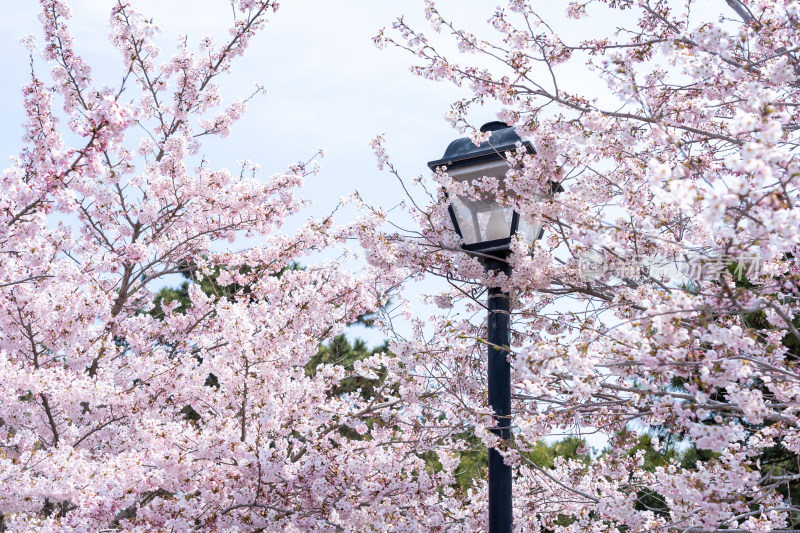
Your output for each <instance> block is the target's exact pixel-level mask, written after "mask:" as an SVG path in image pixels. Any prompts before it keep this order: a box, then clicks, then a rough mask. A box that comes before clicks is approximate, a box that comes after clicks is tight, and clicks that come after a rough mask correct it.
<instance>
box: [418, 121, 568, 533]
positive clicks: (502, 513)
mask: <svg viewBox="0 0 800 533" xmlns="http://www.w3.org/2000/svg"><path fill="white" fill-rule="evenodd" d="M481 131H482V132H491V136H490V138H489V140H488V141H487V142H484V143H481V144H480V145H479V146H475V143H473V142H472V141H471V140H470V139H468V138H463V139H456V140H455V141H453V142H451V143H450V145H449V146H448V147H447V150H445V152H444V156H443V157H442V158H441V159H438V160H436V161H431V162H429V163H428V167H429V168H430V169H431V170H433V171H436V169H437V168H439V167H445V168H446V172H447V174H448V175H449V176H450V177H451V178H453V180H455V181H458V182H467V183H469V182H471V181H472V180H474V179H476V178H482V177H493V178H496V179H497V181H498V189H499V190H500V191H502V190H503V189H504V182H505V177H506V172H508V170H509V164H508V161H507V160H506V158H505V155H504V154H505V153H506V152H508V151H516V150H517V143H522V147H523V148H524V149H525V150H526V151H527V152H528V153H530V154H535V153H536V151H535V150H534V148H533V145H532V144H531V143H530V141H523V140H522V139H521V138H520V136H519V135H517V133H516V131H514V128H513V127H509V126H508V125H507V124H504V123H502V122H489V123H488V124H484V125H483V126H482V127H481ZM553 190H554V191H560V190H562V189H561V188H560V186H558V185H554V186H553ZM448 201H449V205H448V210H449V211H450V218H451V219H452V221H453V226H454V227H455V230H456V232H457V233H458V235H459V237H461V239H462V245H461V248H462V249H463V250H464V251H466V252H472V253H475V254H476V255H478V257H480V258H481V261H482V262H483V265H484V268H486V270H487V271H493V272H503V273H505V274H506V275H507V276H508V275H511V266H510V265H509V264H508V262H507V261H506V258H507V256H508V254H509V253H510V252H511V239H512V238H513V237H514V235H516V234H517V233H522V234H524V235H525V236H526V237H527V238H528V242H533V241H534V240H536V239H538V238H539V237H541V236H542V233H543V229H542V228H541V227H540V226H538V225H536V224H529V223H526V222H524V221H522V220H520V216H519V213H517V212H516V211H514V210H513V209H511V208H510V207H503V206H502V205H501V204H500V203H498V201H497V199H496V197H495V195H494V194H489V195H483V196H476V195H474V194H470V195H459V194H456V195H452V196H448ZM487 307H488V310H489V317H488V318H489V319H488V326H489V339H488V340H489V357H488V367H489V406H490V407H491V408H492V410H493V411H494V418H495V421H496V425H495V427H494V428H493V429H492V432H493V433H494V434H495V435H497V436H498V437H499V438H500V439H501V442H502V443H503V444H504V445H505V444H507V443H509V442H510V441H511V365H510V364H509V362H508V350H507V347H508V346H509V344H510V341H511V339H510V337H511V326H510V318H511V306H510V302H509V295H508V293H506V292H503V291H502V290H501V289H500V288H499V287H490V288H489V297H488V302H487ZM511 526H512V507H511V467H510V466H508V465H506V464H505V463H504V462H503V458H502V456H501V455H500V453H499V452H498V451H497V450H496V449H494V448H490V449H489V533H511Z"/></svg>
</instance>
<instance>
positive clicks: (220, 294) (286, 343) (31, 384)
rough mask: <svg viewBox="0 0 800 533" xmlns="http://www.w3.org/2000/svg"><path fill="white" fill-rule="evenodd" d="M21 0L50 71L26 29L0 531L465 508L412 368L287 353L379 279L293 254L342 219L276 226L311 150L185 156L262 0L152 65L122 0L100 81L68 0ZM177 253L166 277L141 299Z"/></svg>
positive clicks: (371, 522)
mask: <svg viewBox="0 0 800 533" xmlns="http://www.w3.org/2000/svg"><path fill="white" fill-rule="evenodd" d="M40 3H41V15H40V19H41V23H42V28H43V35H44V42H43V45H42V47H41V53H42V55H43V58H44V61H45V62H46V63H47V65H48V66H49V68H50V69H51V70H50V76H51V77H52V81H45V80H43V79H42V78H41V77H40V75H39V74H38V72H37V70H39V69H37V68H34V65H37V64H38V61H39V60H38V59H37V57H36V56H35V55H34V52H35V43H34V42H33V41H32V40H29V41H28V45H29V47H30V49H31V65H32V71H31V79H30V81H29V82H28V83H27V84H26V85H25V86H24V88H23V100H24V106H25V112H26V114H27V122H26V123H25V136H24V141H25V147H24V149H23V150H22V151H21V152H20V153H19V154H18V155H17V156H16V158H14V160H13V163H12V165H11V167H10V168H8V169H7V170H5V171H4V173H3V175H2V191H3V194H2V198H1V199H0V301H2V304H0V530H2V531H18V532H23V531H25V532H28V531H37V532H47V531H53V532H55V531H65V532H97V531H111V530H120V531H123V530H124V531H140V532H154V531H231V532H233V531H276V532H277V531H280V532H291V531H366V530H371V531H387V530H393V529H397V530H401V529H404V530H407V531H411V530H419V531H436V530H437V529H440V530H441V529H442V528H443V527H444V524H445V523H447V522H448V521H453V520H455V519H458V520H460V521H459V522H458V524H466V525H463V526H462V525H459V527H464V529H465V530H474V527H473V525H471V524H470V523H469V521H468V519H469V517H466V519H465V518H464V517H461V516H458V517H453V516H451V515H457V514H458V513H460V505H456V504H454V503H453V502H450V504H449V505H444V504H443V503H442V501H443V500H447V498H448V497H449V496H448V493H446V492H437V488H439V487H442V486H447V485H448V483H451V482H452V481H451V479H450V478H449V477H448V476H449V472H450V470H442V471H441V472H440V473H435V472H433V471H431V470H430V469H426V464H425V462H424V459H423V458H422V453H424V452H425V451H426V450H428V449H430V448H432V447H433V446H435V445H436V440H435V439H437V438H440V436H439V435H431V436H429V435H428V433H426V431H425V420H426V419H427V417H428V416H429V415H428V414H426V413H423V412H422V409H421V407H419V406H418V402H415V401H414V398H420V397H423V398H424V397H425V395H426V394H427V384H426V382H425V381H423V380H421V379H419V378H418V377H416V376H414V375H409V374H407V373H405V372H403V362H402V361H401V360H399V359H396V358H392V357H390V356H388V355H387V354H385V353H384V352H382V351H381V352H378V353H370V354H365V355H364V356H363V357H360V358H359V359H358V360H357V361H354V362H352V364H350V366H349V367H348V368H347V369H345V368H344V367H342V366H336V365H333V364H325V363H324V362H323V363H321V362H319V361H316V362H315V368H314V372H306V366H307V365H308V363H309V361H311V359H312V357H313V356H315V354H317V349H318V345H319V343H320V342H322V341H324V340H326V339H329V338H332V337H334V336H335V335H337V334H340V333H341V332H342V331H343V328H344V327H345V325H346V324H349V323H352V322H354V321H355V320H356V319H358V317H360V316H362V315H364V314H365V313H369V312H373V311H375V310H376V309H377V308H379V307H380V306H381V305H383V304H385V303H386V301H387V294H388V289H389V288H390V287H391V286H392V285H394V284H395V283H396V282H397V279H394V280H393V279H392V276H393V275H392V274H391V273H380V275H377V274H376V273H374V272H371V271H370V269H366V270H364V271H363V272H362V273H360V274H359V275H355V274H350V273H348V272H347V271H345V270H344V269H343V268H341V265H340V263H339V262H337V261H328V262H323V263H322V264H313V263H311V264H307V265H306V267H305V268H292V266H293V265H294V264H295V262H296V261H299V260H301V259H302V258H303V257H304V256H308V255H310V254H316V253H317V252H319V251H321V250H323V249H326V248H327V247H330V246H334V245H336V244H337V243H340V242H342V241H344V240H346V239H348V238H351V237H352V236H353V235H354V234H355V232H356V231H359V230H360V229H359V228H358V227H348V226H346V227H334V226H333V222H332V219H331V217H324V218H322V219H318V220H315V219H310V220H308V221H307V222H306V223H305V224H304V225H303V226H302V227H301V228H300V229H298V230H297V231H294V232H291V233H282V232H281V231H280V227H281V225H282V223H283V221H284V220H285V219H286V217H287V216H289V215H292V214H294V213H298V212H300V210H301V209H302V208H303V207H304V205H305V202H304V201H303V200H302V199H300V198H298V197H296V195H295V189H297V188H298V187H299V186H301V185H302V183H303V181H304V178H305V177H307V176H308V175H309V173H312V172H315V170H316V169H315V163H313V162H306V163H297V164H293V165H291V166H290V167H289V168H288V169H287V170H286V171H284V172H281V173H279V174H276V175H274V176H271V177H268V178H262V177H260V175H258V174H257V173H256V168H255V165H253V164H251V163H245V164H243V168H242V171H241V172H235V173H231V172H229V171H228V170H225V169H221V168H219V169H217V168H214V166H213V165H212V163H211V162H210V161H207V160H205V159H204V158H202V157H200V156H199V155H198V154H199V153H200V152H199V150H200V147H201V142H202V141H203V140H204V138H207V137H210V136H218V137H226V136H227V135H228V133H229V132H230V129H231V127H232V124H233V123H234V122H235V121H236V120H237V119H238V118H240V116H241V115H242V113H243V112H244V111H245V107H246V98H245V99H244V100H235V101H233V103H230V104H224V102H223V99H222V96H221V88H220V87H221V85H220V83H221V80H222V79H223V77H224V76H223V75H224V74H226V73H228V72H229V71H230V70H231V65H232V63H233V61H234V59H235V58H236V57H237V56H240V55H242V54H243V53H244V52H245V50H246V49H247V47H248V46H249V45H250V43H251V41H252V40H253V38H254V37H255V36H256V34H257V33H258V32H260V31H261V30H262V29H263V28H264V26H265V24H266V22H267V17H268V16H269V15H271V14H272V13H273V12H274V11H276V10H277V9H278V4H277V3H276V2H274V1H273V0H235V1H233V2H231V7H232V11H233V14H234V20H233V24H232V26H231V28H230V32H229V34H228V36H227V40H225V41H224V42H221V43H215V42H213V41H212V40H211V39H204V40H203V41H202V43H201V46H200V49H199V50H191V49H190V47H189V45H188V44H187V42H188V41H187V40H183V44H181V45H179V47H178V49H177V51H176V52H175V54H174V55H172V57H169V58H167V59H165V60H164V62H163V63H157V60H158V54H159V50H158V48H157V46H156V38H157V35H156V26H155V23H154V22H153V20H152V19H151V18H149V17H145V16H144V15H142V14H140V13H137V12H136V11H135V10H134V8H133V6H132V2H128V1H126V0H117V1H115V2H113V5H111V6H110V18H109V24H110V41H111V43H112V44H113V46H114V47H116V48H117V49H118V50H119V53H120V57H121V70H120V74H121V79H122V82H121V84H120V85H119V86H117V87H102V86H98V85H96V84H95V83H94V82H93V80H92V72H91V69H90V67H89V65H87V63H86V62H85V61H84V60H83V59H82V57H81V54H80V52H79V50H78V49H77V48H76V46H75V43H74V42H73V38H72V36H71V34H70V32H69V27H68V21H69V18H70V9H69V7H68V5H67V3H66V1H65V0H41V2H40ZM59 106H60V108H59ZM239 237H249V238H250V240H248V241H247V242H248V243H254V242H255V243H258V244H255V245H253V244H250V245H249V246H247V247H245V246H243V245H241V244H237V242H236V239H237V238H239ZM179 274H188V275H189V277H190V278H191V282H189V283H188V285H187V286H186V287H185V292H186V294H185V295H184V296H185V298H184V299H183V300H179V299H175V298H166V297H163V296H164V295H163V294H162V295H161V296H162V297H159V298H158V299H154V297H155V295H156V293H157V291H159V289H161V288H162V287H164V285H165V284H170V283H173V281H172V280H173V279H174V278H169V277H168V276H170V275H173V276H174V275H179ZM206 281H207V283H204V282H206ZM378 371H380V374H378V373H377V372H378ZM358 377H361V378H363V379H364V380H368V382H369V383H371V384H372V385H373V386H374V390H371V391H370V394H361V391H360V390H358V389H356V390H350V389H349V388H348V386H349V385H348V384H352V383H353V382H354V381H353V380H354V379H355V378H358ZM345 380H348V381H346V382H345ZM343 383H344V386H341V385H343ZM401 398H405V400H402V399H401ZM418 450H419V453H418ZM441 460H442V461H445V460H446V459H445V456H444V455H442V458H441ZM445 503H447V502H445ZM465 520H466V522H465Z"/></svg>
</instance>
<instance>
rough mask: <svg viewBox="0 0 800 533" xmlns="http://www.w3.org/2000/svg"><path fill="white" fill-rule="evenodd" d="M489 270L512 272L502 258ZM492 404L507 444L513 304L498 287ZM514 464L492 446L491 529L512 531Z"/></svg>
mask: <svg viewBox="0 0 800 533" xmlns="http://www.w3.org/2000/svg"><path fill="white" fill-rule="evenodd" d="M484 266H485V268H486V270H487V271H494V272H503V273H504V274H506V275H510V274H511V266H510V265H509V264H508V263H507V262H505V261H501V260H499V259H486V260H485V262H484ZM487 307H488V308H489V320H488V325H489V358H488V366H489V407H491V408H492V410H493V411H494V419H495V423H496V425H495V427H494V428H492V433H494V434H495V435H497V437H498V438H499V439H501V441H502V443H503V444H502V446H503V447H505V445H506V444H507V443H509V442H510V441H511V365H510V364H509V362H508V349H507V347H508V346H509V345H510V344H511V339H510V336H511V322H510V318H511V305H510V301H509V295H508V293H506V292H503V291H502V290H501V289H500V288H499V287H490V288H489V297H488V302H487ZM511 525H512V510H511V467H510V466H508V465H507V464H505V463H504V462H503V456H502V455H500V452H498V451H497V450H496V449H495V448H489V533H511Z"/></svg>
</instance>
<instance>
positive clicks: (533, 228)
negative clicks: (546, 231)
mask: <svg viewBox="0 0 800 533" xmlns="http://www.w3.org/2000/svg"><path fill="white" fill-rule="evenodd" d="M517 233H518V234H522V235H525V240H526V241H528V242H529V243H532V242H534V241H535V240H537V239H538V238H539V235H541V233H542V226H540V225H539V224H533V223H531V222H529V221H527V220H525V219H524V218H523V217H522V216H520V217H519V226H518V227H517Z"/></svg>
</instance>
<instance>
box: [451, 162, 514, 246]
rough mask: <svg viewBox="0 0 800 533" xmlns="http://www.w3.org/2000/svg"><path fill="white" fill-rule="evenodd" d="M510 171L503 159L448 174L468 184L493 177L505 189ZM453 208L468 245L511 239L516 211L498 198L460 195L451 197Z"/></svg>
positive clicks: (457, 169) (466, 167)
mask: <svg viewBox="0 0 800 533" xmlns="http://www.w3.org/2000/svg"><path fill="white" fill-rule="evenodd" d="M507 171H508V163H506V162H505V161H502V160H501V161H490V162H488V163H481V164H477V165H470V166H465V167H462V168H456V169H452V170H450V169H448V171H447V173H448V174H449V175H450V177H452V178H453V179H454V180H456V181H462V182H464V181H466V182H468V183H469V182H472V180H474V179H476V178H482V177H485V176H488V177H493V178H496V179H497V180H498V182H499V184H498V186H499V189H500V190H503V182H504V181H505V177H506V172H507ZM450 205H451V206H452V208H453V213H454V214H455V217H456V221H457V222H458V226H459V229H460V230H461V237H462V238H463V239H464V244H475V243H479V242H486V241H493V240H496V239H504V238H508V237H510V236H511V220H512V217H513V210H512V209H511V208H510V207H503V206H501V205H500V204H499V203H497V200H495V198H494V195H485V196H483V197H480V198H472V197H465V196H461V195H456V196H454V197H451V198H450Z"/></svg>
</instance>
